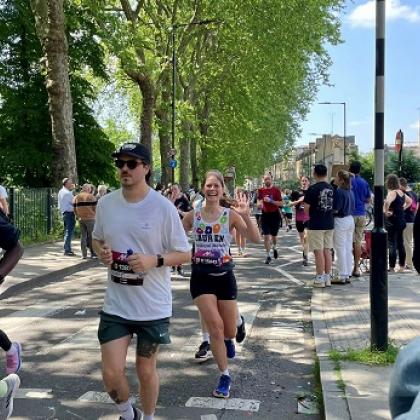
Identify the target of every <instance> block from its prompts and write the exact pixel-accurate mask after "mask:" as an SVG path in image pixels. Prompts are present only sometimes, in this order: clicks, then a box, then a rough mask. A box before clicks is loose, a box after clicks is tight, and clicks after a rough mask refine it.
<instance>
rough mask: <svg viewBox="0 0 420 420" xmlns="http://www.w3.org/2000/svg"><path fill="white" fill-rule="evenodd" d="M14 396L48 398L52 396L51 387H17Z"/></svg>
mask: <svg viewBox="0 0 420 420" xmlns="http://www.w3.org/2000/svg"><path fill="white" fill-rule="evenodd" d="M15 398H36V399H43V400H45V399H49V398H53V394H52V389H47V388H19V389H18V391H17V393H16V396H15Z"/></svg>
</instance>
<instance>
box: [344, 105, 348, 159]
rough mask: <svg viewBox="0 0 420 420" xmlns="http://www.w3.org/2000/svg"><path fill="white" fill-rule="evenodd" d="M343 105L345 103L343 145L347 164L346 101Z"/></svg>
mask: <svg viewBox="0 0 420 420" xmlns="http://www.w3.org/2000/svg"><path fill="white" fill-rule="evenodd" d="M343 105H344V139H343V145H344V165H345V164H346V153H347V151H346V136H347V134H346V131H347V130H346V103H345V102H343Z"/></svg>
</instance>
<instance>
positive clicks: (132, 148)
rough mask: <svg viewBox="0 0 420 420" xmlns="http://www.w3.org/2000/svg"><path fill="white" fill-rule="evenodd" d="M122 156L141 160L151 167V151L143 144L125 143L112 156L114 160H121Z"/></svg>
mask: <svg viewBox="0 0 420 420" xmlns="http://www.w3.org/2000/svg"><path fill="white" fill-rule="evenodd" d="M122 155H127V156H133V157H135V158H137V159H140V160H141V161H142V162H144V163H145V164H146V165H150V161H151V157H150V151H149V149H148V148H147V147H146V146H144V145H143V144H141V143H125V144H123V145H122V146H121V147H120V148H119V149H118V150H117V151H115V152H114V153H113V154H112V155H111V156H112V157H113V158H119V157H120V156H122Z"/></svg>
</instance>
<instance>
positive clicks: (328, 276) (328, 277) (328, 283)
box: [324, 274, 331, 287]
mask: <svg viewBox="0 0 420 420" xmlns="http://www.w3.org/2000/svg"><path fill="white" fill-rule="evenodd" d="M324 281H325V287H331V274H324Z"/></svg>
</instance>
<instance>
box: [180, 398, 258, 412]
mask: <svg viewBox="0 0 420 420" xmlns="http://www.w3.org/2000/svg"><path fill="white" fill-rule="evenodd" d="M260 404H261V401H258V400H244V399H241V398H230V399H222V398H211V397H191V398H190V399H189V400H188V401H187V402H186V404H185V407H194V408H212V409H218V410H240V411H251V412H254V413H256V412H257V411H258V410H259V409H260Z"/></svg>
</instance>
